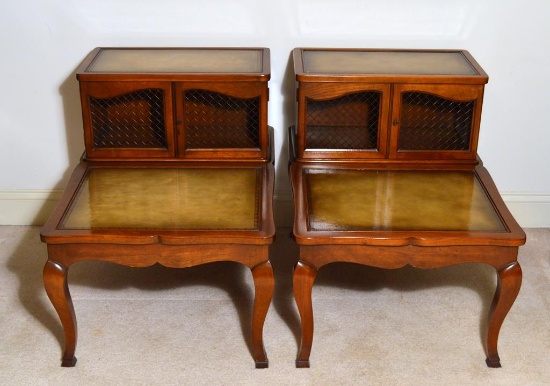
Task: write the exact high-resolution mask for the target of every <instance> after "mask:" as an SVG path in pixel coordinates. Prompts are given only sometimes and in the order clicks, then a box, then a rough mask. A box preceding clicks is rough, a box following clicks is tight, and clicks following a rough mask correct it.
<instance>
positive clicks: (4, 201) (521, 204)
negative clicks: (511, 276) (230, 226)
mask: <svg viewBox="0 0 550 386" xmlns="http://www.w3.org/2000/svg"><path fill="white" fill-rule="evenodd" d="M61 193H62V191H60V190H0V225H42V224H44V223H45V222H46V220H47V219H48V216H49V215H50V213H51V211H52V210H53V208H54V206H55V204H56V203H57V201H58V200H59V198H60V197H61ZM502 197H503V199H504V201H505V202H506V205H507V206H508V208H509V209H510V211H511V212H512V214H513V215H514V217H515V218H516V220H517V221H518V222H519V224H520V225H521V226H522V227H524V228H550V193H517V192H516V193H513V192H512V193H502ZM274 206H275V222H276V224H277V226H280V227H283V226H284V227H290V226H292V222H293V219H294V209H293V203H292V194H291V193H290V192H288V191H286V190H281V191H276V192H275V204H274Z"/></svg>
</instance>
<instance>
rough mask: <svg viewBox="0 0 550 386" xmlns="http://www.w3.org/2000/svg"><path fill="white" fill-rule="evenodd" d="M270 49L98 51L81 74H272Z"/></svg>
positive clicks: (87, 60) (110, 49)
mask: <svg viewBox="0 0 550 386" xmlns="http://www.w3.org/2000/svg"><path fill="white" fill-rule="evenodd" d="M269 71H270V70H269V50H268V49H266V48H96V49H95V50H94V51H92V52H91V53H90V54H89V55H88V57H87V58H86V60H85V61H84V62H83V63H82V65H81V66H80V67H79V69H78V70H77V74H78V75H80V76H81V75H93V74H160V75H162V74H191V75H193V74H215V75H222V74H238V75H246V74H252V75H264V76H265V75H267V74H269Z"/></svg>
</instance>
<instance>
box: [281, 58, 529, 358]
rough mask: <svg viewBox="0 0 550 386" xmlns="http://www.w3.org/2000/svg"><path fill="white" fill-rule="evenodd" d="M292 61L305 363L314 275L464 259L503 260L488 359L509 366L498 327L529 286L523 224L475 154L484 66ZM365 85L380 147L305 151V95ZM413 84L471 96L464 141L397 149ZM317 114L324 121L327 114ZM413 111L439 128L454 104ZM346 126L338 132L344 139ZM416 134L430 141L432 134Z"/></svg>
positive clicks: (292, 169) (292, 145) (292, 148)
mask: <svg viewBox="0 0 550 386" xmlns="http://www.w3.org/2000/svg"><path fill="white" fill-rule="evenodd" d="M424 55H425V57H424ZM434 55H435V56H434ZM294 60H295V70H296V80H297V88H298V93H297V95H298V109H297V110H298V121H297V126H296V127H291V128H290V129H289V154H290V160H289V173H290V179H291V183H292V189H293V193H294V203H295V220H294V228H293V234H294V238H295V240H296V242H297V243H298V244H299V247H300V258H299V261H298V263H297V265H296V268H295V271H294V281H293V283H294V296H295V299H296V303H297V306H298V310H299V313H300V318H301V322H302V337H301V344H300V348H299V351H298V356H297V359H296V366H297V367H309V366H310V362H309V357H310V353H311V348H312V342H313V324H314V318H313V306H312V287H313V284H314V282H315V278H316V276H317V272H318V270H319V269H320V268H322V267H324V266H326V265H328V264H330V263H334V262H347V263H357V264H364V265H369V266H373V267H378V268H385V269H397V268H401V267H404V266H406V265H411V266H413V267H417V268H440V267H445V266H450V265H456V264H462V263H482V264H487V265H490V266H492V267H494V268H495V271H496V274H497V279H498V284H497V288H496V292H495V295H494V298H493V303H492V306H491V309H490V312H489V323H488V332H487V340H486V353H487V360H486V363H487V365H488V366H489V367H500V358H499V355H498V350H497V343H498V335H499V331H500V328H501V326H502V323H503V322H504V319H505V317H506V315H507V313H508V312H509V310H510V309H511V307H512V305H513V303H514V301H515V299H516V297H517V295H518V293H519V290H520V287H521V280H522V274H521V267H520V265H519V263H518V261H517V254H518V247H519V246H521V245H523V244H524V243H525V233H524V232H523V230H522V229H521V227H520V226H519V225H518V224H517V222H516V221H515V220H514V218H513V216H512V215H511V214H510V212H509V211H508V209H507V208H506V205H505V204H504V202H503V200H502V198H501V197H500V194H499V193H498V190H497V188H496V186H495V184H494V182H493V181H492V179H491V177H490V175H489V173H488V172H487V170H486V169H485V168H484V167H483V164H482V162H481V160H480V159H479V157H478V156H477V139H478V135H479V120H480V115H481V103H482V95H483V84H484V83H486V82H487V75H486V74H485V72H484V71H483V70H482V69H481V67H480V66H479V65H478V64H477V63H476V62H475V60H474V59H473V58H472V57H471V55H469V54H468V53H467V52H465V51H445V50H440V51H419V50H416V51H405V50H358V49H349V50H346V49H334V50H333V49H300V48H298V49H295V50H294ZM399 60H404V62H399ZM380 61H382V62H380ZM396 61H397V62H396ZM339 66H340V67H341V68H342V70H341V71H339V70H338V69H339V68H340V67H339ZM430 67H431V68H432V69H433V71H432V72H431V73H430ZM373 69H374V70H373ZM391 71H393V72H391ZM358 90H376V91H379V92H380V93H381V99H380V100H381V103H380V110H379V114H378V116H379V122H378V144H377V146H378V147H377V149H375V150H373V151H363V150H356V149H330V150H323V149H321V150H315V151H314V150H311V149H308V148H307V145H306V144H307V130H308V126H307V124H306V123H307V122H306V121H307V119H306V115H307V106H306V105H307V102H308V98H309V100H312V99H323V98H324V99H330V98H333V97H335V96H341V95H345V94H347V93H353V92H356V91H358ZM411 90H414V91H419V92H421V93H426V94H429V95H436V96H437V97H442V98H447V99H449V100H452V101H474V103H473V104H471V106H473V107H472V109H471V110H470V111H471V113H472V115H471V118H469V119H470V127H469V130H470V131H469V132H468V133H467V135H469V140H468V143H467V149H466V150H459V151H456V150H445V151H432V150H425V151H423V150H420V151H418V150H414V151H402V150H400V149H399V147H398V144H399V141H400V122H399V120H400V119H401V118H400V110H401V108H402V105H401V97H400V95H401V94H402V93H403V92H407V91H411ZM327 105H328V104H327ZM350 105H351V104H350ZM451 105H453V104H452V103H451ZM453 106H454V105H453ZM331 108H332V105H331ZM330 112H331V114H338V112H337V111H336V110H332V111H330ZM345 113H346V112H345V111H343V110H342V111H340V114H345ZM316 114H317V115H316V116H315V117H314V118H315V119H316V120H318V119H319V118H318V117H325V116H328V114H325V115H323V114H318V113H317V112H316ZM413 114H416V115H417V116H418V117H419V118H420V119H422V117H423V116H426V115H430V114H431V115H430V116H435V117H436V118H439V119H440V120H441V122H440V123H441V124H440V125H439V126H437V129H441V128H445V127H446V123H447V122H449V119H450V118H449V117H450V114H451V113H449V112H448V111H443V110H442V111H437V113H436V114H433V113H432V112H431V111H428V110H427V109H420V110H418V111H414V112H413ZM308 119H310V120H311V118H308ZM334 121H337V120H334V119H331V122H334ZM344 121H345V120H344V119H341V120H340V121H339V122H344ZM315 124H317V125H320V124H319V123H318V122H315ZM344 126H345V125H344ZM344 126H343V127H342V128H341V129H342V130H341V131H340V136H343V137H346V135H347V133H348V132H349V131H347V130H346V127H344ZM413 127H414V126H413ZM412 133H413V134H414V135H417V137H419V138H425V140H426V141H430V140H431V138H430V136H431V135H432V134H430V133H428V135H426V136H425V137H422V133H421V131H418V132H415V131H414V130H413V131H412ZM433 135H438V133H435V134H433ZM416 139H417V138H413V140H416ZM420 143H421V144H422V141H420ZM465 146H466V145H465Z"/></svg>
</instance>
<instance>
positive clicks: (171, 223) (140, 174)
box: [62, 168, 261, 230]
mask: <svg viewBox="0 0 550 386" xmlns="http://www.w3.org/2000/svg"><path fill="white" fill-rule="evenodd" d="M260 180H261V176H260V174H259V172H258V169H252V168H242V169H207V168H204V169H92V171H91V172H90V173H89V174H88V175H87V177H86V179H85V181H84V182H83V184H82V186H81V187H80V189H79V192H78V196H77V199H76V200H75V202H73V204H72V205H71V207H70V209H69V213H68V215H67V216H66V218H65V220H64V221H63V222H62V228H64V229H180V230H181V229H205V230H206V229H208V230H210V229H256V228H257V226H258V211H259V209H258V206H259V203H258V200H259V195H260V191H259V189H260V188H259V187H260Z"/></svg>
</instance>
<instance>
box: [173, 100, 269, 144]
mask: <svg viewBox="0 0 550 386" xmlns="http://www.w3.org/2000/svg"><path fill="white" fill-rule="evenodd" d="M184 110H185V114H184V116H185V118H184V124H185V135H186V137H185V138H186V148H187V149H210V148H254V149H256V148H259V147H260V135H259V130H258V127H259V126H260V121H259V119H260V113H259V112H260V98H259V97H256V98H251V99H240V98H234V97H231V96H228V95H223V94H220V93H217V92H214V91H208V90H187V91H184Z"/></svg>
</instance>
